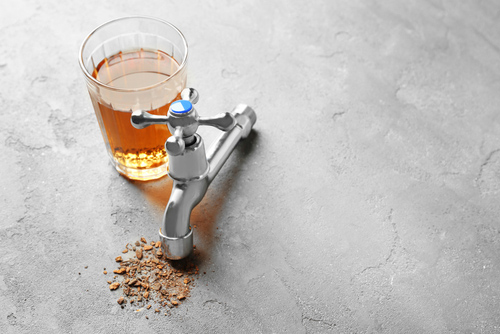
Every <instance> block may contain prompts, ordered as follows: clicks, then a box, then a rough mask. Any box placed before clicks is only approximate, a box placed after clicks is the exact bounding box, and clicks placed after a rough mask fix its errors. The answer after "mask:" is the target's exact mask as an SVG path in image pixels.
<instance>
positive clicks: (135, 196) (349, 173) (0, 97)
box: [0, 0, 500, 334]
mask: <svg viewBox="0 0 500 334" xmlns="http://www.w3.org/2000/svg"><path fill="white" fill-rule="evenodd" d="M1 7H2V9H1V10H0V78H1V80H0V105H1V109H0V110H1V111H0V114H1V116H2V118H1V119H2V122H1V123H0V153H1V155H2V161H1V163H0V171H1V175H2V177H1V181H0V184H1V193H0V208H1V217H2V218H1V219H0V332H1V333H127V332H134V333H144V334H145V333H158V332H165V333H166V332H171V333H215V332H217V333H235V332H241V333H243V332H247V333H323V332H325V333H326V332H332V333H498V332H500V121H499V114H500V3H499V2H498V1H494V0H486V1H458V0H456V1H447V0H444V1H439V0H429V1H395V0H392V1H350V0H349V1H348V0H345V1H315V0H309V1H215V0H213V1H200V2H192V1H164V0H162V1H133V2H132V1H107V2H106V1H104V2H103V1H95V0H89V1H80V2H63V1H54V0H48V1H29V0H20V1H11V2H9V3H8V4H7V3H5V4H3V5H2V6H1ZM132 14H141V15H151V16H156V17H160V18H163V19H165V20H167V21H170V22H172V23H173V24H175V25H176V26H177V27H178V28H179V29H180V30H181V31H183V32H184V34H185V36H186V38H187V40H188V42H189V45H190V59H189V71H188V76H189V85H190V86H192V87H195V88H197V89H198V91H199V92H200V95H201V99H200V102H199V103H198V105H197V108H198V110H199V111H200V113H202V114H205V115H214V114H216V113H218V112H220V111H230V110H231V109H232V108H233V107H234V106H235V105H236V104H238V103H240V102H242V103H247V104H249V105H251V106H252V107H253V108H254V109H255V111H256V112H257V115H258V121H257V124H256V126H255V132H254V133H253V134H252V135H251V136H250V137H249V138H248V139H247V140H246V141H245V142H241V143H240V144H239V145H238V147H237V149H236V151H235V152H234V153H233V155H232V156H231V157H230V159H229V160H228V162H227V163H226V165H225V166H224V168H223V169H222V171H221V173H220V175H219V176H218V177H217V179H216V180H215V181H214V183H213V184H212V185H211V188H210V189H209V191H208V193H207V196H206V198H205V199H204V200H203V202H202V203H201V204H200V205H199V206H198V207H197V208H196V209H195V211H194V213H193V217H192V221H193V223H194V224H196V225H197V227H196V228H195V229H194V231H195V243H196V245H197V249H198V252H199V254H200V261H199V267H200V272H206V274H200V276H199V278H198V280H197V281H196V282H197V284H196V286H195V287H194V288H193V290H192V291H191V297H190V298H189V299H187V300H186V301H185V302H184V303H182V304H181V305H180V306H179V307H177V308H173V309H172V310H170V315H169V316H164V315H163V314H155V313H154V312H152V310H151V312H149V313H148V314H149V319H146V317H145V316H144V315H145V314H144V313H134V312H132V310H131V309H130V308H128V307H127V308H125V309H121V308H120V307H119V305H118V304H117V303H116V298H117V294H116V293H115V292H112V291H110V290H109V289H108V285H107V283H106V280H107V278H106V276H105V275H103V272H102V271H103V268H112V267H113V266H114V265H115V263H114V258H115V257H116V256H117V255H120V252H121V250H122V249H123V247H124V245H125V244H126V243H129V242H134V241H135V240H137V239H138V238H140V237H145V238H147V239H148V240H150V239H157V231H158V226H159V223H160V221H161V216H162V211H163V208H164V206H165V204H166V202H167V201H168V197H169V192H170V188H171V181H170V180H169V179H168V178H164V179H162V180H159V181H156V182H148V183H141V182H130V181H127V180H126V179H124V178H123V177H121V176H119V175H118V173H117V172H116V171H115V170H114V169H113V167H112V166H111V164H110V162H109V161H108V157H107V155H106V151H105V148H104V145H103V142H102V137H101V134H100V131H99V128H98V124H97V121H96V118H95V116H94V112H93V109H92V105H91V102H90V99H89V96H88V93H87V91H86V87H85V83H84V80H83V76H82V73H81V71H80V68H79V66H78V62H77V55H78V50H79V46H80V44H81V42H82V40H83V39H84V38H85V36H86V35H87V34H88V33H89V32H90V31H91V30H92V29H94V28H95V27H96V26H98V25H99V24H101V23H103V22H106V21H108V20H110V19H113V18H116V17H120V16H126V15H132ZM214 133H216V132H213V131H212V132H211V131H207V133H206V138H207V139H206V144H207V146H209V145H210V138H213V137H214ZM85 267H87V269H85ZM79 273H80V274H79Z"/></svg>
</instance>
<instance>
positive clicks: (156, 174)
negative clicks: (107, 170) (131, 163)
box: [114, 161, 168, 181]
mask: <svg viewBox="0 0 500 334" xmlns="http://www.w3.org/2000/svg"><path fill="white" fill-rule="evenodd" d="M114 165H115V168H116V170H117V171H118V173H120V174H122V175H123V176H125V177H126V178H129V179H131V180H138V181H150V180H156V179H159V178H160V177H163V176H165V175H167V174H168V163H166V164H164V165H161V166H159V167H155V168H148V169H137V168H131V167H126V166H124V165H122V164H119V163H117V162H116V161H114Z"/></svg>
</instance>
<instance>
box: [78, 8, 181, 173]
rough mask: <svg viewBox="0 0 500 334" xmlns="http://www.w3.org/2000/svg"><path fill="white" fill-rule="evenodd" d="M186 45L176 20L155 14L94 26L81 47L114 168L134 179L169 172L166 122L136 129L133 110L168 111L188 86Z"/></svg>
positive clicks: (161, 112) (84, 67) (160, 112)
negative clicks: (175, 23)
mask: <svg viewBox="0 0 500 334" xmlns="http://www.w3.org/2000/svg"><path fill="white" fill-rule="evenodd" d="M187 55H188V46H187V42H186V39H185V38H184V36H183V35H182V33H181V32H180V31H179V30H178V29H177V28H176V27H174V26H173V25H172V24H170V23H168V22H165V21H163V20H160V19H156V18H152V17H124V18H119V19H116V20H112V21H110V22H107V23H104V24H103V25H101V26H99V27H98V28H96V29H95V30H94V31H93V32H91V33H90V34H89V36H88V37H87V38H86V39H85V40H84V42H83V44H82V46H81V49H80V57H79V58H80V67H81V69H82V70H83V73H84V74H85V81H86V83H87V88H88V91H89V94H90V99H91V101H92V105H93V107H94V111H95V115H96V117H97V121H98V123H99V127H100V129H101V133H102V137H103V139H104V143H105V145H106V149H107V152H108V154H109V156H110V158H111V162H112V163H113V165H114V167H115V168H116V170H117V171H118V172H119V173H121V174H122V175H124V176H126V177H128V178H130V179H134V180H143V181H145V180H152V179H157V178H159V177H162V176H163V175H165V174H167V172H168V156H167V153H166V151H165V141H166V139H167V138H168V137H169V136H170V132H169V131H168V128H167V126H164V125H154V126H150V127H148V128H146V129H142V130H138V129H135V128H134V127H133V126H132V124H131V123H130V116H131V113H132V112H133V111H136V110H145V111H148V112H149V113H152V114H157V115H167V112H168V108H169V106H170V104H171V103H172V102H173V101H175V100H178V99H180V93H181V91H182V90H183V89H184V88H185V87H186V80H187V78H186V67H187Z"/></svg>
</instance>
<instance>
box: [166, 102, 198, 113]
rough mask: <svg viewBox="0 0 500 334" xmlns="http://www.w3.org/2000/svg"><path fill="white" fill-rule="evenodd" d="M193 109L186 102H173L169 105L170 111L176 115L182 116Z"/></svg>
mask: <svg viewBox="0 0 500 334" xmlns="http://www.w3.org/2000/svg"><path fill="white" fill-rule="evenodd" d="M191 109H193V105H192V104H191V102H189V101H188V100H179V101H175V102H173V103H172V104H171V105H170V110H171V111H172V112H173V113H176V114H184V113H187V112H189V111H191Z"/></svg>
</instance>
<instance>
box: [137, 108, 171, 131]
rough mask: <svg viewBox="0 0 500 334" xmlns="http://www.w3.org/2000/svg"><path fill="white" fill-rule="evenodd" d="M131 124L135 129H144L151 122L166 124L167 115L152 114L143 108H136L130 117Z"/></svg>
mask: <svg viewBox="0 0 500 334" xmlns="http://www.w3.org/2000/svg"><path fill="white" fill-rule="evenodd" d="M130 122H131V123H132V126H133V127H134V128H136V129H144V128H146V127H148V126H150V125H152V124H168V117H167V116H163V115H153V114H150V113H148V112H146V111H143V110H136V111H134V112H133V113H132V116H131V117H130Z"/></svg>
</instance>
